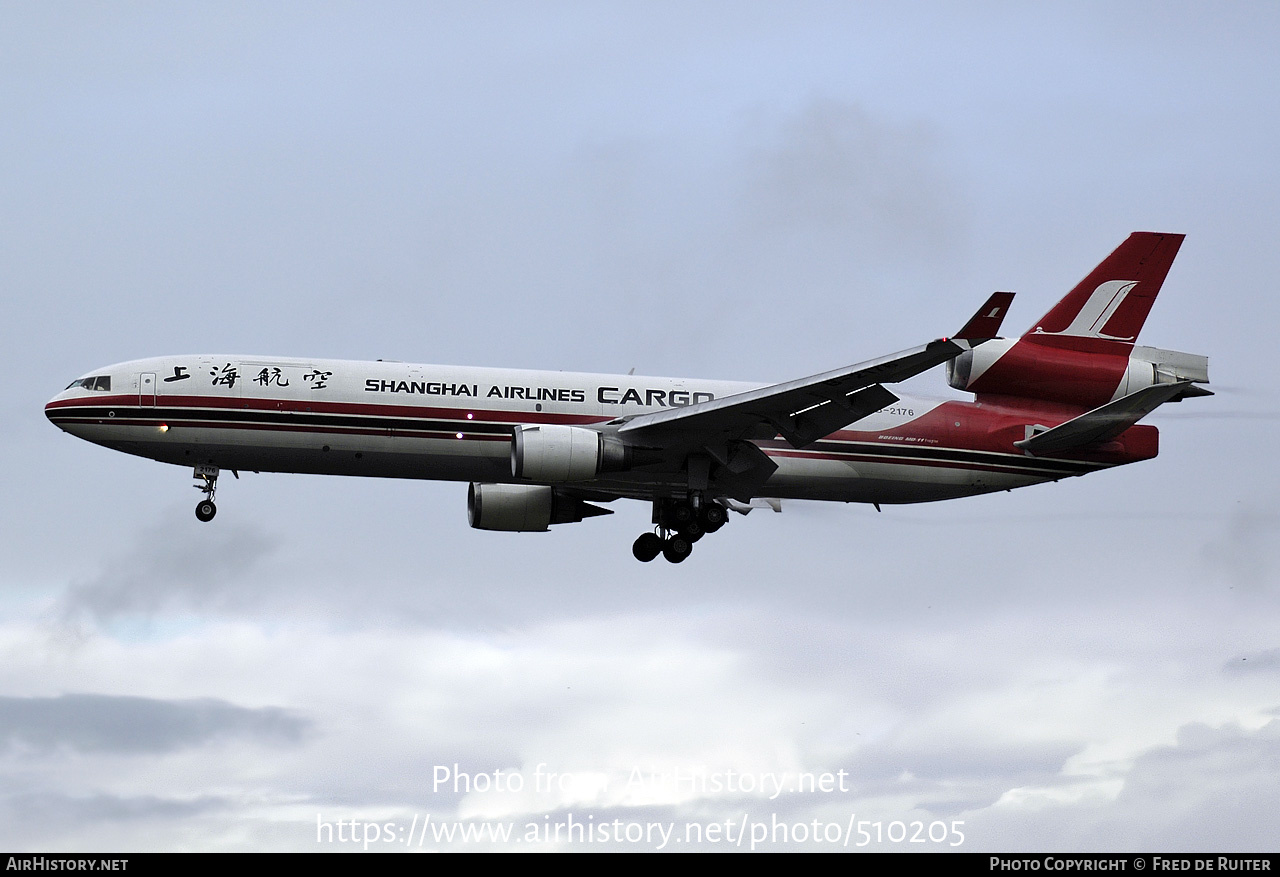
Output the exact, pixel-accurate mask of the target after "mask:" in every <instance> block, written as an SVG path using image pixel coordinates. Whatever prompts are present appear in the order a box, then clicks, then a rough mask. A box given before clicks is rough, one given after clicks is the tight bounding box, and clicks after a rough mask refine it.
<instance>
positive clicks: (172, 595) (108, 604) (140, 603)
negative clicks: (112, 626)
mask: <svg viewBox="0 0 1280 877" xmlns="http://www.w3.org/2000/svg"><path fill="white" fill-rule="evenodd" d="M277 546H278V540H277V539H276V538H275V537H273V536H271V535H268V534H265V533H263V532H262V531H260V530H257V529H253V528H251V527H247V526H244V525H235V524H227V525H224V526H220V527H208V528H205V529H204V530H202V531H199V532H197V531H195V528H194V527H193V526H192V525H191V523H190V521H188V520H187V518H186V516H185V515H184V516H183V518H182V519H181V520H174V519H169V520H166V521H165V522H164V523H162V524H160V525H159V526H156V527H153V528H151V529H149V530H146V531H144V532H142V533H140V534H139V536H138V537H137V539H136V541H135V542H134V543H133V545H132V546H130V548H129V549H128V550H127V551H126V552H125V553H124V554H123V555H121V556H118V557H116V558H114V559H112V560H109V561H107V562H106V563H105V564H104V566H103V568H102V570H101V571H100V572H99V573H98V574H97V575H95V576H93V577H91V578H90V579H88V580H87V581H83V582H79V583H77V584H73V585H72V586H71V587H70V588H69V589H68V591H67V594H66V595H65V597H64V600H63V605H62V609H63V613H64V615H65V617H67V618H74V617H76V616H78V615H80V614H87V615H89V616H90V617H92V618H96V619H100V620H102V619H110V618H114V617H118V616H121V615H126V614H140V615H151V614H153V613H155V612H157V611H160V610H162V609H165V608H171V607H179V608H183V609H218V608H222V607H223V606H225V605H226V604H227V603H229V602H235V601H236V598H237V595H241V596H243V595H247V594H252V593H255V592H256V591H257V590H258V587H257V586H256V585H255V584H253V583H252V582H251V581H250V579H249V577H248V576H249V573H250V572H251V571H253V570H254V568H255V567H256V566H257V565H258V563H259V562H260V561H262V560H263V559H264V558H266V557H267V556H268V555H270V554H271V553H272V552H273V551H275V549H276V548H277Z"/></svg>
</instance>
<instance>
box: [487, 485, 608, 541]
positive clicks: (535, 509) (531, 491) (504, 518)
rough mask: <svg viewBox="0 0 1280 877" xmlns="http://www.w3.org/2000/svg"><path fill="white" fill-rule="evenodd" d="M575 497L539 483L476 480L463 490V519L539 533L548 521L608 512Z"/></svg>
mask: <svg viewBox="0 0 1280 877" xmlns="http://www.w3.org/2000/svg"><path fill="white" fill-rule="evenodd" d="M611 514H613V512H612V511H611V510H609V509H602V508H600V507H599V506H594V505H591V503H588V502H583V501H582V500H580V499H578V498H577V497H572V496H567V495H565V494H564V493H563V492H562V491H559V490H556V489H555V488H554V487H546V486H544V485H540V484H476V483H474V482H473V483H472V485H471V488H470V489H469V490H468V491H467V520H468V521H469V522H470V524H471V526H472V527H474V528H475V529H477V530H506V531H509V532H518V533H529V532H536V533H541V532H543V531H545V530H546V529H547V528H548V527H549V526H550V525H551V524H576V523H577V522H578V521H581V520H582V519H583V518H591V517H595V516H596V515H611Z"/></svg>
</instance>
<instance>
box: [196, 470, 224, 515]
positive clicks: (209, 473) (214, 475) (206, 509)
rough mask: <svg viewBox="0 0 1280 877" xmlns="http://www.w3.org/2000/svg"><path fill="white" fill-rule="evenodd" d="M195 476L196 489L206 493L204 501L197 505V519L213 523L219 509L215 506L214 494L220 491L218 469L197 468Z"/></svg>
mask: <svg viewBox="0 0 1280 877" xmlns="http://www.w3.org/2000/svg"><path fill="white" fill-rule="evenodd" d="M194 474H195V479H196V483H195V485H194V487H195V489H196V490H199V491H203V492H204V499H202V500H200V502H199V503H197V504H196V517H197V518H199V519H200V520H202V521H206V522H207V521H212V520H213V516H214V515H216V514H217V513H218V507H217V506H216V505H214V504H213V494H214V493H215V492H216V491H217V489H218V467H217V466H197V467H196V471H195V473H194Z"/></svg>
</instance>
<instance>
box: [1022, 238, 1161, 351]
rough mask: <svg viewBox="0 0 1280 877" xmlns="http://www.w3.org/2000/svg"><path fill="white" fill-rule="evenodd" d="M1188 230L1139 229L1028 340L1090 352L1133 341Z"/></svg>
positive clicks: (1033, 330) (1113, 349)
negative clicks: (1154, 230)
mask: <svg viewBox="0 0 1280 877" xmlns="http://www.w3.org/2000/svg"><path fill="white" fill-rule="evenodd" d="M1184 237H1185V235H1180V234H1159V233H1156V232H1149V231H1136V232H1134V233H1133V234H1131V235H1129V237H1128V239H1127V240H1126V241H1125V242H1124V243H1122V244H1121V245H1120V246H1118V247H1116V249H1115V252H1113V253H1112V254H1111V255H1110V256H1107V258H1105V259H1103V260H1102V264H1100V265H1099V266H1098V267H1097V268H1094V269H1093V271H1091V272H1090V273H1089V276H1088V277H1086V278H1085V279H1084V280H1082V281H1080V283H1078V284H1077V285H1076V287H1075V289H1073V290H1071V292H1069V293H1067V295H1066V297H1065V298H1063V299H1062V301H1060V302H1058V303H1057V304H1056V305H1054V307H1053V309H1052V310H1050V311H1049V313H1047V314H1045V315H1044V316H1043V317H1041V318H1040V320H1039V322H1037V323H1036V324H1035V325H1034V326H1032V327H1031V329H1030V330H1029V331H1028V332H1027V334H1025V335H1023V336H1022V337H1023V340H1025V341H1031V342H1034V343H1037V344H1046V345H1049V346H1052V347H1065V348H1067V349H1070V350H1083V351H1089V352H1097V353H1104V352H1119V351H1120V349H1122V348H1123V349H1125V350H1127V348H1129V347H1132V346H1133V342H1134V340H1135V339H1136V338H1137V337H1138V332H1139V331H1141V329H1142V324H1143V323H1144V322H1146V319H1147V314H1149V313H1150V312H1151V305H1152V304H1153V303H1154V302H1155V300H1156V294H1157V293H1159V292H1160V287H1161V285H1162V284H1163V283H1164V278H1165V276H1166V275H1167V274H1168V273H1169V268H1170V266H1172V265H1173V258H1174V256H1176V255H1178V248H1179V247H1180V246H1182V240H1183V238H1184Z"/></svg>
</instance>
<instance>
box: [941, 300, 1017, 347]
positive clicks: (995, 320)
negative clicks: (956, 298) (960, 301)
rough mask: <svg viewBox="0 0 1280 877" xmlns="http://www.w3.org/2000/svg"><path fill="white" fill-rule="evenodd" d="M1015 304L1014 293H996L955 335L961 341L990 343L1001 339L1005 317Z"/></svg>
mask: <svg viewBox="0 0 1280 877" xmlns="http://www.w3.org/2000/svg"><path fill="white" fill-rule="evenodd" d="M1012 302H1013V293H1012V292H994V293H992V294H991V298H989V299H987V302H986V304H984V305H983V306H982V307H980V308H978V312H977V313H976V314H974V315H973V316H972V317H970V318H969V322H967V323H965V324H964V328H963V329H961V330H960V331H959V332H957V333H956V334H955V335H953V336H952V337H953V338H959V339H960V340H961V341H989V340H991V339H992V338H999V337H1000V324H1001V323H1003V322H1004V315H1005V314H1007V313H1009V305H1010V304H1011V303H1012Z"/></svg>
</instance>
